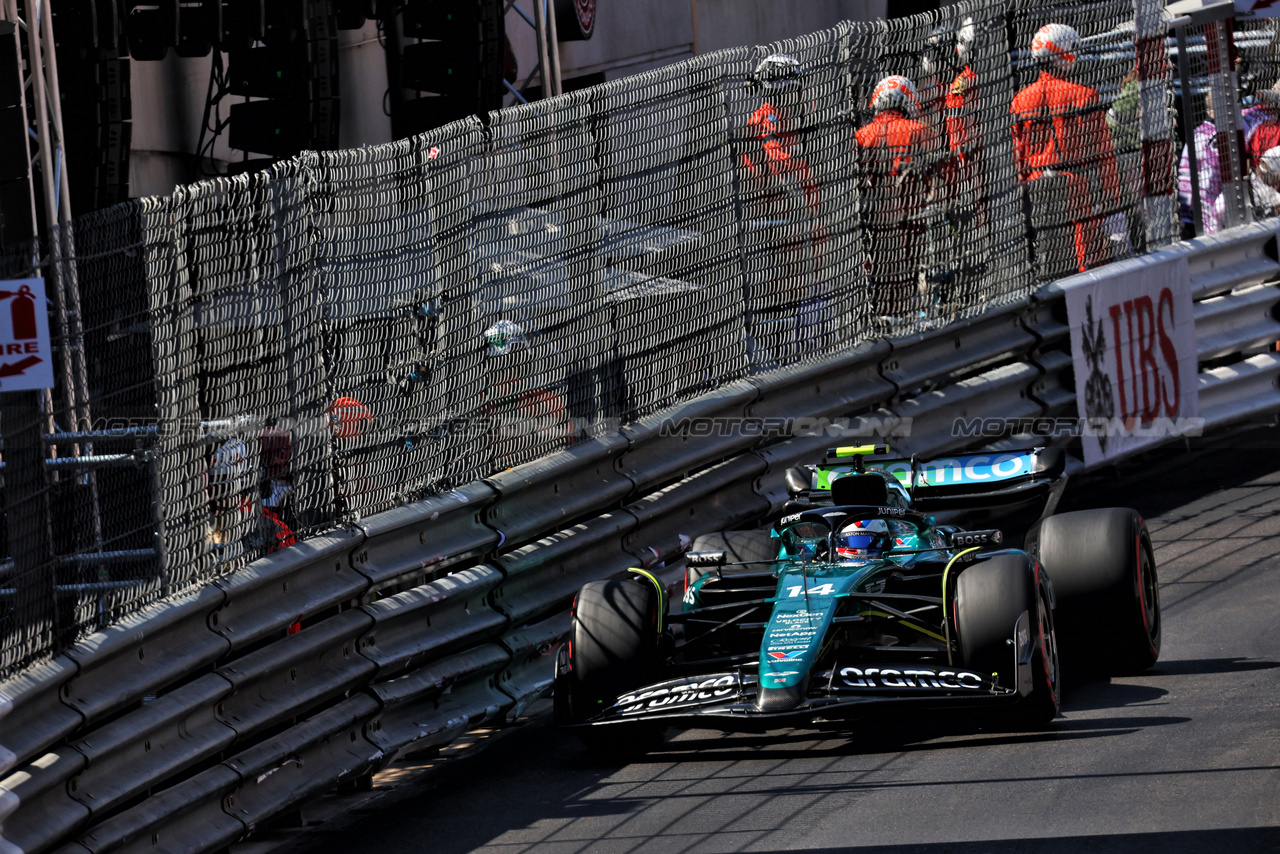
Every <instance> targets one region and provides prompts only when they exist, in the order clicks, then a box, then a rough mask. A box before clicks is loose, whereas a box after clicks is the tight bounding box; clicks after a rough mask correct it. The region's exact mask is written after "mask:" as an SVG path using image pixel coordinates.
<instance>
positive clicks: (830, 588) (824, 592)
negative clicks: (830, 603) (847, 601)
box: [787, 584, 836, 599]
mask: <svg viewBox="0 0 1280 854" xmlns="http://www.w3.org/2000/svg"><path fill="white" fill-rule="evenodd" d="M835 592H836V586H835V585H834V584H819V585H818V586H816V587H810V588H809V591H808V595H810V596H830V595H831V594H832V593H835ZM804 595H805V587H804V585H803V584H797V585H796V586H795V587H788V588H787V598H789V599H795V598H796V597H798V596H804Z"/></svg>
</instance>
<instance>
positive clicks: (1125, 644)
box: [1038, 507, 1161, 675]
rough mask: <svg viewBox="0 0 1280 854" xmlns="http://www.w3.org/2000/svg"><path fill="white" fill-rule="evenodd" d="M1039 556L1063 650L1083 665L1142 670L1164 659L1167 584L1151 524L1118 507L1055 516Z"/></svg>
mask: <svg viewBox="0 0 1280 854" xmlns="http://www.w3.org/2000/svg"><path fill="white" fill-rule="evenodd" d="M1038 550H1039V557H1040V562H1041V563H1042V564H1044V568H1045V571H1046V572H1048V574H1049V578H1050V579H1051V580H1052V582H1053V592H1054V596H1055V598H1056V599H1057V611H1056V613H1055V614H1054V617H1055V619H1056V621H1057V625H1058V631H1059V633H1060V635H1061V636H1062V644H1063V654H1064V655H1067V656H1068V657H1069V658H1070V660H1071V661H1072V664H1073V666H1076V662H1078V663H1079V666H1080V667H1081V669H1083V670H1087V671H1092V672H1096V673H1102V674H1105V675H1122V674H1126V673H1140V672H1142V671H1143V670H1146V669H1148V668H1149V667H1151V666H1152V665H1153V664H1155V663H1156V659H1158V658H1159V657H1160V638H1161V618H1160V585H1159V580H1158V577H1157V575H1156V563H1155V555H1154V553H1153V551H1152V548H1151V537H1150V535H1149V534H1148V533H1147V525H1146V522H1144V521H1143V520H1142V517H1141V516H1140V515H1138V513H1137V512H1136V511H1134V510H1130V509H1128V508H1121V507H1113V508H1108V509H1104V510H1081V511H1078V512H1075V513H1063V514H1062V515H1061V516H1051V517H1049V518H1048V519H1046V520H1044V522H1043V523H1042V524H1041V526H1040V536H1039V546H1038Z"/></svg>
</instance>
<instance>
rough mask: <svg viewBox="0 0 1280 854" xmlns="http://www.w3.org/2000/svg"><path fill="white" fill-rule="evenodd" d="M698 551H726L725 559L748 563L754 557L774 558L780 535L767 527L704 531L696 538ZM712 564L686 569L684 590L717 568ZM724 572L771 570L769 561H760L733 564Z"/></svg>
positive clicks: (695, 542) (696, 550)
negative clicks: (713, 531)
mask: <svg viewBox="0 0 1280 854" xmlns="http://www.w3.org/2000/svg"><path fill="white" fill-rule="evenodd" d="M690 551H695V552H724V560H725V563H749V562H752V561H772V560H773V559H774V558H776V557H777V556H778V539H777V538H776V537H774V536H772V534H770V532H769V531H768V530H763V531H762V530H758V529H757V530H755V531H722V532H720V533H718V534H703V535H702V536H701V537H698V538H697V539H696V540H694V541H693V548H692V549H690ZM714 571H715V567H712V566H691V567H689V568H688V569H686V570H685V572H684V583H685V590H688V589H689V588H690V587H692V586H693V583H694V582H695V581H697V580H698V579H699V578H701V577H702V576H704V575H706V574H707V573H708V572H714ZM723 571H724V572H726V573H729V574H732V573H734V572H768V571H769V564H768V563H757V564H755V565H754V566H730V567H726V568H725V569H724V570H723Z"/></svg>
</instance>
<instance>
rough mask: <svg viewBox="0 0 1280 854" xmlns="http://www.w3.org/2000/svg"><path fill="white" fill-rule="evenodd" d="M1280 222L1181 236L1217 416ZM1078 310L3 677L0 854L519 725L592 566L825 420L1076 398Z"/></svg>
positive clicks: (658, 538) (469, 492)
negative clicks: (482, 728)
mask: <svg viewBox="0 0 1280 854" xmlns="http://www.w3.org/2000/svg"><path fill="white" fill-rule="evenodd" d="M1275 235H1276V225H1275V223H1274V222H1273V223H1272V224H1271V225H1269V226H1256V227H1250V228H1247V229H1240V230H1238V232H1237V233H1229V234H1224V235H1219V236H1216V237H1214V238H1206V239H1204V240H1202V241H1196V242H1194V243H1192V244H1188V245H1186V246H1185V247H1179V248H1175V249H1171V250H1166V251H1168V252H1183V253H1185V254H1186V256H1187V258H1188V262H1189V264H1190V269H1191V273H1192V288H1193V293H1194V294H1195V297H1196V302H1195V304H1194V309H1195V322H1196V330H1197V339H1198V343H1199V358H1200V360H1201V365H1200V371H1199V383H1200V395H1201V398H1200V400H1201V410H1202V413H1203V414H1204V415H1205V417H1206V426H1207V427H1209V428H1219V427H1223V426H1227V425H1229V424H1230V423H1232V422H1235V421H1238V420H1240V419H1243V418H1247V417H1252V416H1257V415H1260V414H1265V413H1269V412H1277V411H1280V391H1278V390H1277V378H1278V377H1280V356H1277V355H1276V354H1275V352H1274V347H1275V344H1276V342H1277V341H1280V320H1277V318H1276V306H1277V305H1278V304H1280V291H1278V290H1277V288H1276V286H1275V282H1276V281H1277V280H1280V262H1277V260H1276V253H1275ZM1124 273H1125V268H1124V267H1123V266H1117V267H1116V268H1115V269H1111V268H1106V269H1103V270H1100V271H1098V272H1096V273H1094V274H1092V275H1094V276H1096V277H1101V278H1103V279H1105V278H1106V277H1107V276H1109V275H1124ZM1064 318H1065V311H1064V309H1063V299H1062V293H1061V291H1060V290H1054V289H1053V288H1049V289H1046V290H1045V291H1043V292H1042V293H1041V294H1040V295H1038V296H1037V297H1036V298H1034V299H1032V300H1030V301H1024V302H1020V303H1017V304H1012V305H1009V306H1006V307H1004V308H1002V309H1000V310H998V311H995V312H992V313H991V314H989V315H985V316H983V317H978V318H973V319H970V320H966V321H963V322H960V323H956V324H953V325H951V326H948V327H945V328H943V329H940V330H937V331H934V332H929V333H924V334H920V335H915V336H912V337H909V338H905V339H898V340H894V341H892V342H878V343H876V344H873V345H868V346H862V347H859V348H856V349H854V350H852V351H850V352H849V353H847V354H845V355H842V356H839V357H834V358H831V359H828V360H825V361H823V362H819V363H816V364H811V365H807V366H804V367H800V368H795V369H791V370H783V371H778V372H775V373H772V374H766V375H761V376H758V377H756V378H753V379H752V380H751V381H749V382H743V383H738V384H736V385H733V386H730V387H727V388H725V389H722V390H720V391H717V392H714V393H712V394H709V395H707V396H706V397H704V398H701V399H699V400H697V401H694V402H691V403H688V404H685V405H682V406H680V407H676V408H674V409H672V410H670V411H669V412H668V413H667V414H666V417H665V419H658V418H654V419H649V420H647V421H642V422H639V423H637V424H635V425H629V426H628V427H626V428H623V429H622V430H621V431H619V432H614V433H608V434H605V435H603V436H601V437H599V438H597V439H594V440H592V441H590V442H586V443H583V444H582V445H580V446H578V447H576V448H574V449H573V450H571V451H566V452H562V453H559V454H556V455H554V456H552V457H547V458H544V459H542V460H538V461H536V462H534V463H530V464H528V465H525V466H519V467H516V468H513V469H510V470H508V471H506V472H503V473H502V474H499V475H495V476H494V477H491V478H488V479H486V480H485V481H480V482H476V483H472V484H469V485H467V486H464V487H461V488H459V489H457V490H454V491H453V492H450V493H447V494H445V495H443V496H439V497H436V498H431V499H426V500H424V501H420V502H417V503H414V504H412V505H409V506H406V507H402V508H398V509H396V510H392V511H388V512H387V513H383V514H378V515H377V516H373V517H370V518H368V519H365V520H363V521H362V522H361V525H360V528H359V530H356V531H351V532H341V533H337V534H334V535H332V536H329V537H325V538H321V539H313V540H308V541H305V542H303V543H301V544H299V545H297V546H294V547H291V548H289V549H286V550H284V551H281V552H279V553H277V554H273V555H270V556H269V557H266V558H263V559H261V560H258V561H256V562H254V563H252V564H250V565H248V566H245V567H243V568H241V569H239V570H236V571H234V572H232V573H229V574H228V575H226V576H224V577H223V578H221V579H220V580H219V581H218V582H217V584H216V585H214V586H212V587H209V588H206V589H204V590H203V591H201V592H200V593H198V594H194V595H190V596H186V597H179V598H176V599H172V600H169V601H165V602H162V603H159V604H157V605H154V606H152V607H151V608H149V609H148V610H147V611H145V612H143V613H142V614H139V615H137V616H136V617H134V618H131V619H129V620H126V621H124V622H122V623H121V624H120V625H118V626H113V627H111V628H109V629H107V630H104V631H101V632H98V633H97V634H95V635H93V636H91V637H89V638H86V639H85V640H84V641H82V642H80V643H79V644H76V645H75V647H74V648H72V649H71V650H70V651H69V652H68V654H67V656H65V657H63V658H60V659H57V660H55V661H54V662H51V663H49V664H47V665H43V666H41V667H38V668H33V669H31V670H28V671H26V672H24V673H23V674H22V676H20V677H18V678H17V679H14V680H11V681H9V682H6V683H4V684H3V685H0V733H2V734H0V768H3V773H5V774H6V775H7V776H5V777H4V778H3V779H2V780H0V851H4V852H6V854H8V852H10V851H13V852H39V851H46V850H51V849H53V848H55V847H61V848H62V850H65V851H89V852H100V851H102V852H105V851H108V850H111V851H116V850H125V851H131V850H144V849H145V850H148V851H152V850H185V851H209V850H215V849H220V848H223V847H225V846H226V845H227V844H229V843H230V842H232V841H235V840H236V839H239V838H242V837H243V836H244V834H246V833H248V832H250V831H252V830H253V828H255V827H257V826H259V825H261V824H262V823H263V822H265V821H268V820H270V819H271V818H272V817H273V816H277V815H280V814H281V813H283V812H285V811H287V810H290V809H293V808H295V807H296V806H297V805H298V804H300V803H302V802H304V801H305V800H306V799H307V798H309V797H312V796H313V795H315V794H317V793H319V792H321V791H323V790H325V789H326V788H328V787H330V786H333V785H335V784H337V783H338V782H340V781H343V780H349V779H353V778H356V777H359V776H362V775H366V774H369V773H371V772H372V771H374V770H376V769H377V768H379V767H382V766H384V765H385V764H387V763H388V762H390V761H392V760H393V759H394V758H395V757H396V756H397V755H399V754H401V753H403V752H405V751H412V750H420V749H425V748H429V747H436V746H439V745H443V744H447V743H448V742H450V741H451V740H453V739H454V738H456V737H457V736H458V735H459V734H461V733H463V732H465V731H466V730H467V729H469V728H471V727H474V726H476V725H477V724H480V723H483V722H490V721H500V720H503V719H506V718H510V717H512V716H514V715H518V714H519V713H520V712H521V711H522V710H523V709H525V708H527V706H528V704H529V703H530V702H532V701H533V700H534V699H537V698H538V697H540V696H543V695H545V693H546V692H547V691H548V690H549V689H550V682H551V670H552V669H551V664H550V662H551V658H550V653H551V651H552V650H553V649H554V648H555V646H556V645H557V644H558V643H559V642H560V640H561V639H562V638H563V636H564V633H565V631H566V630H567V628H568V616H567V611H566V608H567V606H568V604H569V602H570V601H571V600H572V597H573V595H574V593H575V592H576V591H577V589H578V588H579V587H580V586H581V585H582V584H583V583H584V582H586V581H588V580H592V579H597V578H606V577H611V576H617V575H619V574H620V573H623V572H625V571H626V569H627V568H628V567H633V566H641V565H644V566H650V567H654V568H659V569H662V570H663V571H664V572H666V573H668V574H672V573H673V572H674V571H678V566H679V559H680V557H681V555H682V554H683V552H684V551H685V550H686V549H687V548H688V546H689V544H690V541H691V539H692V538H693V537H695V536H697V535H699V534H701V533H706V532H710V531H715V530H723V529H726V528H732V527H734V526H739V525H744V524H752V523H754V522H756V521H757V520H759V519H761V518H762V517H765V516H767V515H768V514H769V513H770V512H773V511H775V510H777V508H778V507H779V506H780V505H781V502H782V501H783V500H784V499H785V491H784V489H783V475H784V473H785V471H786V469H787V468H789V467H790V466H792V465H795V464H798V463H801V462H805V461H811V460H813V459H815V458H816V457H817V456H819V455H821V453H822V450H823V449H824V448H825V447H827V446H829V445H830V444H833V443H834V441H838V440H833V437H832V436H831V435H829V434H828V432H827V429H828V428H829V427H830V426H831V424H829V423H827V422H824V421H823V420H822V419H836V420H838V422H839V426H840V427H841V429H842V430H851V431H854V432H855V433H856V432H858V431H860V430H861V431H863V432H865V433H866V435H867V436H868V438H867V439H866V440H865V441H875V440H876V438H875V437H877V436H879V435H882V434H885V433H890V434H891V433H892V431H893V428H894V427H895V425H897V426H901V425H903V424H905V423H906V420H907V419H910V424H911V427H912V429H911V431H910V435H909V436H905V437H902V438H901V439H900V440H899V439H896V438H890V441H891V442H893V443H894V444H895V445H896V446H897V447H899V448H901V449H904V450H906V451H908V452H915V453H921V454H929V453H937V452H940V451H945V450H948V449H952V448H956V447H959V446H961V445H966V444H968V445H972V444H974V442H975V440H974V439H973V438H972V437H968V436H957V435H954V433H953V430H952V429H951V428H952V423H953V422H954V420H955V418H956V417H959V416H966V417H973V416H980V415H983V414H998V415H1001V416H1005V417H1008V416H1028V417H1033V416H1040V415H1060V414H1073V413H1074V412H1075V389H1074V386H1073V381H1074V377H1073V372H1072V370H1071V360H1070V353H1069V338H1070V336H1069V329H1068V325H1067V323H1066V322H1065V319H1064ZM673 425H674V426H673ZM707 425H711V428H710V429H708V426H707ZM1015 438H1016V437H1015ZM1005 441H1006V443H1007V442H1012V441H1014V439H1013V438H1010V439H1006V440H1005ZM1077 468H1078V466H1077ZM219 757H230V758H225V759H221V760H219V759H218V758H219ZM211 763H213V764H211ZM146 793H150V796H149V797H145V798H143V796H144V794H146Z"/></svg>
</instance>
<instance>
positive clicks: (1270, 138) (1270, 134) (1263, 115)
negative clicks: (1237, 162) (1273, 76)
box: [1241, 80, 1280, 168]
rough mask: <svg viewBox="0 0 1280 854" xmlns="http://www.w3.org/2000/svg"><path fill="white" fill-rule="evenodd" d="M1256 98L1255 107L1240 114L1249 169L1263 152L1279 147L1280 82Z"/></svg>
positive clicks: (1259, 93)
mask: <svg viewBox="0 0 1280 854" xmlns="http://www.w3.org/2000/svg"><path fill="white" fill-rule="evenodd" d="M1257 98H1258V103H1257V106H1254V107H1250V108H1249V109H1247V110H1245V111H1244V113H1242V114H1241V118H1242V119H1243V122H1244V133H1245V136H1244V138H1245V148H1246V149H1247V151H1248V154H1249V166H1250V168H1252V167H1253V166H1254V164H1256V163H1257V162H1258V160H1259V159H1260V158H1261V157H1262V155H1263V154H1264V153H1265V152H1267V151H1269V150H1270V149H1272V148H1275V147H1276V146H1277V145H1280V80H1277V81H1276V83H1275V84H1274V85H1273V86H1272V87H1271V88H1270V89H1264V90H1262V91H1261V92H1258V94H1257Z"/></svg>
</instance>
